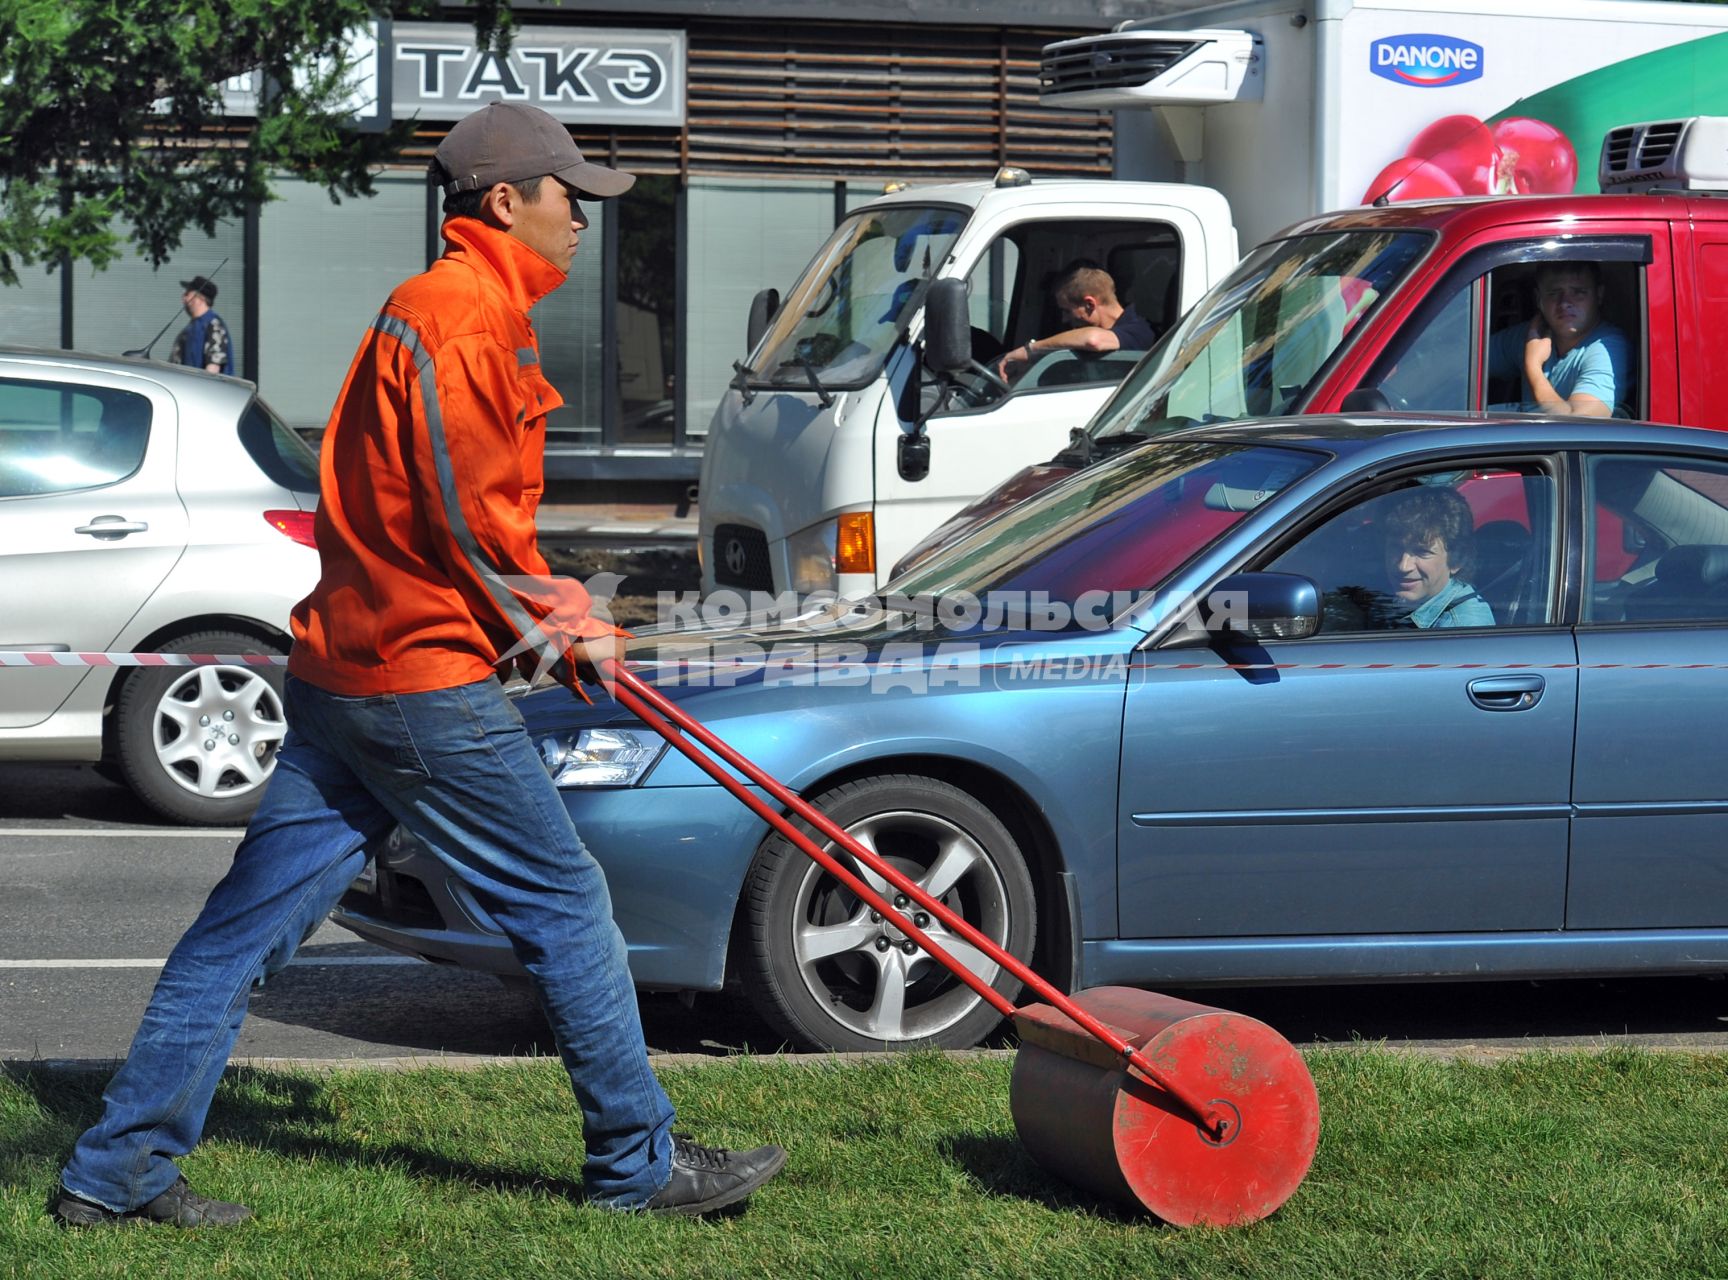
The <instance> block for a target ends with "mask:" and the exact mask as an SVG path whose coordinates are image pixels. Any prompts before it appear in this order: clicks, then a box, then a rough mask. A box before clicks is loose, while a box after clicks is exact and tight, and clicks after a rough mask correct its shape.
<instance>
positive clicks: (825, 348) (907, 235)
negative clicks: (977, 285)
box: [750, 205, 966, 387]
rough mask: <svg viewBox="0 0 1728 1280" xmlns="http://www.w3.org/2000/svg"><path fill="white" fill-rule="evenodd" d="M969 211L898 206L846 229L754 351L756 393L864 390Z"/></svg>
mask: <svg viewBox="0 0 1728 1280" xmlns="http://www.w3.org/2000/svg"><path fill="white" fill-rule="evenodd" d="M965 225H966V213H965V211H963V210H960V209H936V208H920V207H918V206H916V205H893V206H890V207H888V208H885V209H875V210H864V211H862V212H859V213H855V214H853V215H852V216H851V217H850V218H847V219H846V221H844V222H842V223H841V224H840V226H839V227H838V228H837V229H836V230H835V232H834V234H833V235H832V236H831V237H829V240H828V243H827V244H826V245H824V246H823V247H822V251H821V252H820V253H818V254H817V255H816V257H815V258H814V260H812V261H811V263H810V265H809V267H807V268H806V269H805V271H804V274H803V276H801V277H800V278H799V280H798V283H797V284H796V285H795V286H793V289H792V293H791V295H790V296H789V297H788V298H787V299H786V302H785V305H784V306H782V307H781V308H780V312H779V314H778V315H777V316H776V317H775V319H774V323H773V324H772V325H771V326H770V327H769V330H768V332H767V333H766V334H765V335H764V336H763V339H762V343H761V345H760V346H759V347H757V349H756V350H755V351H754V352H753V353H751V358H750V368H751V370H752V371H753V376H752V378H751V382H752V383H753V384H754V385H757V386H770V387H808V386H809V385H810V379H811V375H812V374H814V375H815V377H816V378H817V379H818V380H819V381H820V382H821V383H822V385H823V386H825V387H860V386H863V385H864V384H866V383H868V382H870V381H871V380H872V379H873V378H875V377H876V375H877V374H878V373H879V372H880V371H881V369H882V364H883V361H885V360H886V359H887V357H888V353H889V352H890V351H892V350H893V348H894V344H895V343H896V342H898V341H899V339H900V335H901V333H902V332H904V331H905V328H906V323H907V321H909V320H910V319H911V318H912V313H913V312H914V311H915V310H916V309H917V305H918V302H919V300H920V299H921V298H922V296H923V290H924V286H925V285H927V284H928V283H929V281H930V277H931V275H932V274H933V273H934V272H935V270H936V268H937V267H938V266H940V265H941V264H942V262H943V260H944V259H946V258H947V256H948V251H949V249H951V248H952V247H953V245H954V240H955V238H956V237H957V236H959V234H960V229H961V228H962V227H963V226H965Z"/></svg>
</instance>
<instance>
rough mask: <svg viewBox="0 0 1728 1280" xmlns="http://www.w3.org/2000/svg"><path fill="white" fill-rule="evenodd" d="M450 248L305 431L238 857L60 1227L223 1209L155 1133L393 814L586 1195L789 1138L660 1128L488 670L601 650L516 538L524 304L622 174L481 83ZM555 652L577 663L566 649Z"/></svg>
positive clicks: (522, 466)
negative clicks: (577, 1108)
mask: <svg viewBox="0 0 1728 1280" xmlns="http://www.w3.org/2000/svg"><path fill="white" fill-rule="evenodd" d="M433 168H434V176H435V177H436V178H437V180H438V181H439V182H440V183H441V184H442V185H443V188H444V191H445V204H444V210H445V214H446V221H445V223H444V239H445V242H446V246H447V248H446V250H445V254H444V256H443V257H442V258H441V259H440V260H439V261H438V262H437V263H435V264H433V266H432V268H431V269H430V270H429V271H427V272H426V273H425V274H423V275H419V276H416V277H414V278H413V279H412V280H409V281H407V282H406V283H405V284H403V285H402V286H401V287H399V288H398V289H397V290H396V291H395V292H394V293H393V294H391V296H390V300H389V301H388V302H387V303H386V304H385V306H384V310H383V312H382V313H381V314H380V315H379V316H378V318H377V319H376V320H374V321H373V322H372V326H371V328H370V330H369V331H368V332H367V334H366V338H365V340H364V341H363V342H362V343H361V344H360V350H359V353H358V354H357V355H356V356H355V358H354V363H353V365H352V366H351V367H350V368H349V371H348V379H347V382H346V384H345V385H344V386H343V388H342V395H341V398H340V399H339V400H338V401H337V404H336V409H335V411H334V413H333V414H332V415H331V418H330V423H329V426H328V428H327V429H326V431H325V435H324V443H323V457H322V463H321V466H322V477H321V489H322V493H321V499H320V503H319V507H318V517H317V524H316V535H317V541H318V551H319V555H320V557H321V561H322V567H323V572H322V575H321V577H320V580H319V583H318V585H317V587H316V588H314V590H313V592H312V594H311V595H310V596H308V597H307V598H306V599H305V600H303V601H301V603H300V604H299V606H298V607H297V608H296V609H295V611H294V649H293V653H292V655H291V657H290V659H289V664H288V680H287V691H286V699H287V707H288V718H289V731H288V736H287V738H286V740H285V741H284V743H283V746H282V750H281V753H280V754H279V756H278V758H277V761H276V769H275V773H274V775H273V776H272V777H271V780H270V785H269V787H268V789H267V791H266V793H265V795H264V798H263V801H262V802H261V803H260V805H259V808H258V812H257V813H256V815H255V816H254V817H253V819H252V822H251V825H250V826H249V827H248V829H247V832H246V837H245V839H243V840H242V841H241V842H240V847H239V849H238V850H236V852H235V855H234V863H233V866H232V867H231V868H230V869H229V871H228V874H227V875H226V876H225V877H224V878H223V880H222V882H221V883H220V884H218V885H217V886H216V888H215V889H214V890H212V892H211V894H210V898H209V900H208V901H207V902H206V903H205V905H204V910H203V911H202V913H200V915H199V917H198V919H197V921H195V922H194V923H193V925H192V927H191V928H190V929H189V930H187V932H186V934H185V936H184V937H183V938H182V939H181V940H180V942H179V944H178V945H177V946H176V947H175V948H174V951H173V954H172V955H170V957H169V959H168V963H167V965H166V966H165V968H164V969H163V972H162V977H161V979H160V981H159V982H158V983H157V986H156V991H155V994H154V995H153V996H152V997H151V1001H150V1007H149V1009H148V1010H147V1011H146V1012H145V1015H144V1020H143V1023H142V1025H141V1026H140V1027H139V1030H138V1034H137V1036H136V1038H135V1039H134V1040H133V1043H132V1050H131V1053H130V1054H129V1055H128V1057H127V1060H126V1062H125V1064H124V1065H123V1066H122V1067H121V1068H120V1070H119V1071H118V1072H117V1073H116V1074H115V1076H114V1078H113V1080H112V1081H111V1082H110V1084H109V1086H108V1090H107V1092H106V1093H105V1095H104V1104H105V1105H104V1109H103V1113H102V1116H101V1118H100V1119H99V1120H98V1121H97V1122H96V1124H94V1125H93V1126H92V1127H91V1128H90V1129H89V1130H88V1131H86V1132H85V1133H84V1135H83V1136H82V1137H81V1138H80V1139H79V1140H78V1144H77V1146H76V1148H75V1149H74V1151H73V1153H72V1157H71V1159H70V1160H69V1161H68V1162H67V1165H66V1167H65V1169H64V1170H63V1171H62V1173H61V1191H60V1194H59V1197H58V1199H57V1200H56V1202H55V1204H54V1206H53V1213H54V1216H55V1217H56V1218H57V1219H58V1220H59V1221H61V1222H63V1223H66V1224H68V1225H96V1224H101V1223H112V1222H128V1221H145V1222H168V1223H173V1224H176V1225H179V1226H197V1225H227V1224H231V1223H235V1222H239V1221H242V1220H243V1219H245V1218H246V1217H248V1216H250V1211H249V1210H248V1209H246V1208H245V1206H243V1205H238V1204H228V1203H224V1202H222V1201H219V1200H212V1199H209V1198H207V1197H205V1196H201V1195H198V1194H197V1193H195V1192H193V1191H192V1190H191V1189H190V1188H189V1187H188V1186H187V1184H186V1180H185V1179H184V1178H183V1177H181V1176H180V1173H179V1171H178V1169H177V1168H176V1167H175V1165H174V1158H175V1157H177V1156H181V1155H184V1154H185V1153H186V1152H188V1151H190V1150H191V1148H192V1147H193V1146H194V1145H195V1144H196V1143H197V1141H198V1139H199V1137H200V1135H201V1134H202V1132H203V1126H204V1117H205V1113H206V1111H207V1110H208V1108H209V1105H210V1099H211V1097H212V1095H213V1094H214V1092H215V1089H216V1084H217V1081H218V1080H219V1079H220V1077H221V1074H222V1068H223V1066H224V1064H225V1063H226V1061H227V1059H228V1055H229V1053H230V1052H231V1051H232V1048H233V1045H234V1040H235V1038H236V1036H238V1034H239V1031H240V1023H241V1020H242V1019H243V1018H244V1017H245V1013H246V1000H247V996H248V994H249V993H250V991H251V990H252V989H253V988H254V987H255V986H257V985H258V984H259V983H261V982H263V981H264V979H266V978H267V977H269V976H270V975H271V974H273V973H275V972H277V971H278V970H279V969H281V968H282V966H283V965H285V964H287V963H288V960H289V958H290V957H291V956H292V955H293V953H294V950H295V948H296V947H297V946H298V945H299V944H300V942H301V941H302V939H304V938H305V937H306V936H308V935H309V934H310V933H311V932H312V931H313V930H314V929H315V928H317V927H318V924H319V922H321V921H322V920H323V919H324V917H325V915H326V914H328V912H329V910H330V908H331V907H332V906H334V905H335V902H336V899H337V898H338V897H339V896H340V895H341V894H342V892H343V890H344V889H346V888H347V886H348V885H349V884H350V883H351V882H352V881H353V880H354V878H355V877H356V876H357V875H358V874H359V873H360V870H361V869H362V867H363V866H364V865H365V859H366V849H367V847H368V846H370V845H372V844H374V843H376V842H377V841H379V840H381V839H382V838H383V837H384V836H385V835H387V834H388V833H389V831H390V830H391V828H392V827H393V826H394V825H395V824H398V823H400V824H401V825H402V826H403V827H404V828H406V829H407V830H408V831H409V832H410V833H412V834H413V835H414V836H416V837H417V838H418V839H419V840H420V841H421V842H422V843H423V844H425V845H426V846H427V847H428V848H429V849H430V850H431V851H432V852H433V853H434V854H435V855H436V856H437V857H438V858H439V859H441V860H442V861H443V862H444V863H445V864H446V865H447V866H448V867H449V869H450V871H451V873H452V874H453V875H454V876H456V877H458V878H459V879H460V880H461V881H462V883H463V884H464V885H466V887H467V888H468V890H469V892H470V893H472V894H473V896H474V898H475V899H476V901H478V902H479V904H480V905H481V907H482V908H483V909H484V910H485V911H486V912H487V913H488V914H489V915H490V916H491V917H492V918H493V919H494V920H496V921H497V922H498V924H499V926H500V927H501V928H503V930H504V931H505V933H506V934H507V935H508V936H509V937H510V940H511V944H512V946H513V947H514V948H515V951H516V955H517V957H518V958H519V959H520V961H521V962H522V965H523V967H524V968H525V969H526V970H527V971H528V973H529V975H530V977H531V978H532V980H533V982H534V985H535V988H536V991H537V993H538V995H539V997H540V1002H541V1004H542V1006H543V1007H544V1009H545V1010H546V1013H547V1016H548V1018H549V1020H550V1021H551V1024H552V1029H553V1032H554V1034H555V1036H556V1037H557V1041H558V1049H559V1053H560V1055H561V1057H562V1058H563V1061H564V1064H565V1066H566V1068H567V1069H568V1070H569V1073H570V1080H571V1084H572V1086H573V1087H574V1089H575V1092H576V1097H577V1099H578V1101H579V1103H580V1105H581V1109H582V1119H583V1137H584V1140H585V1142H586V1145H587V1160H586V1162H585V1164H584V1166H583V1183H584V1186H585V1189H586V1191H587V1195H588V1199H589V1200H590V1202H592V1203H595V1204H600V1205H604V1206H606V1207H609V1208H617V1209H646V1210H649V1211H652V1212H662V1213H683V1214H696V1213H706V1212H709V1211H710V1210H713V1209H718V1208H721V1207H723V1206H725V1205H730V1204H734V1203H737V1202H738V1201H740V1200H743V1199H744V1198H746V1197H747V1196H749V1195H750V1194H751V1193H752V1192H753V1191H755V1190H756V1188H757V1187H759V1186H761V1185H762V1184H763V1183H764V1182H766V1181H767V1180H768V1179H769V1178H771V1177H773V1176H774V1175H775V1174H776V1173H777V1172H778V1171H779V1170H780V1167H781V1165H782V1164H783V1163H784V1162H785V1158H786V1157H785V1152H783V1151H782V1150H781V1149H780V1148H779V1147H775V1146H765V1147H758V1148H756V1149H755V1150H753V1151H745V1152H733V1151H727V1150H725V1149H722V1148H714V1147H705V1146H701V1145H699V1144H697V1143H695V1142H692V1141H690V1140H689V1139H687V1138H685V1137H683V1136H682V1135H674V1134H673V1133H672V1123H673V1110H672V1104H671V1103H670V1102H669V1101H668V1100H667V1098H666V1095H665V1093H664V1092H663V1091H662V1090H661V1088H660V1085H659V1083H658V1081H656V1080H655V1078H654V1073H653V1071H652V1070H650V1068H649V1065H648V1055H647V1049H646V1047H645V1046H644V1043H643V1039H642V1028H641V1023H640V1021H639V1019H638V1015H637V1008H636V997H635V991H634V989H633V988H632V985H631V982H630V972H629V968H628V966H627V963H626V953H625V947H624V940H623V936H622V935H621V934H620V933H619V932H618V927H617V925H616V924H615V923H614V922H613V919H612V910H611V901H610V899H609V897H608V895H607V891H606V882H605V879H604V877H603V876H602V874H601V871H600V868H599V866H598V864H597V863H596V862H595V861H594V859H593V857H592V856H591V855H590V854H589V853H588V852H587V850H586V849H585V848H583V846H582V842H581V840H580V839H579V838H578V837H577V835H576V832H575V830H574V828H573V827H572V826H571V824H570V819H569V815H568V814H567V813H566V811H565V809H564V806H563V803H562V801H561V800H560V799H559V796H558V792H557V790H556V788H555V787H554V786H553V785H552V781H551V779H550V778H549V777H548V776H547V773H546V770H545V767H544V766H543V765H542V763H541V761H540V758H539V755H538V753H537V752H536V751H535V749H534V744H533V743H532V742H531V741H530V740H529V737H528V734H527V732H526V730H525V729H524V727H523V723H522V718H521V716H520V715H519V714H518V713H517V711H516V709H515V708H514V707H513V706H512V705H511V704H510V703H509V702H508V701H507V700H506V699H505V697H504V694H503V690H502V687H501V686H500V684H499V682H498V679H497V678H496V675H497V670H496V669H497V667H498V665H499V664H500V663H501V662H507V661H509V660H510V659H511V658H513V657H519V658H526V659H529V660H531V661H534V662H536V663H537V664H538V665H550V666H552V668H553V669H554V670H557V671H559V672H560V674H561V675H563V676H564V677H565V678H566V679H567V680H570V681H572V682H573V681H574V670H573V667H575V666H584V667H588V668H592V667H593V666H594V665H595V664H596V663H598V662H599V661H600V660H602V658H603V657H605V656H609V655H610V654H611V653H612V652H613V651H614V645H615V635H616V632H615V630H614V628H612V627H611V626H609V625H608V624H606V623H605V622H603V621H601V620H600V619H597V618H595V617H593V616H591V615H590V613H589V608H588V606H589V601H588V598H587V596H586V594H585V593H584V591H583V589H582V587H581V586H580V585H579V584H577V583H575V582H573V581H569V580H564V579H553V578H552V577H551V576H550V574H549V571H548V569H547V566H546V562H545V561H544V560H543V559H542V558H541V556H540V553H539V551H538V549H537V547H536V545H535V525H534V513H535V508H536V506H537V505H538V503H539V499H540V492H541V483H542V451H543V448H544V443H545V422H546V415H547V413H548V412H549V411H550V410H552V409H554V408H556V407H557V405H558V404H559V403H560V401H559V398H558V393H557V392H556V391H555V390H553V388H552V387H551V385H550V384H549V383H548V382H547V381H546V379H545V377H544V376H543V375H542V374H541V371H540V357H539V348H538V345H537V343H536V341H535V337H534V330H533V327H532V326H531V325H530V323H529V321H528V309H529V308H530V307H531V306H533V304H534V303H535V302H536V301H537V300H538V299H540V298H541V297H543V296H545V295H546V294H548V293H550V292H551V291H552V290H553V289H556V288H557V287H558V286H559V285H561V284H563V283H564V280H565V276H566V274H567V272H568V271H569V267H570V260H571V257H572V255H573V254H574V253H575V251H576V247H577V243H578V241H579V240H580V238H581V233H582V230H583V229H584V228H585V227H586V226H587V225H588V221H587V219H586V218H585V217H583V215H582V212H581V209H580V206H579V204H578V200H579V199H604V198H606V197H609V196H617V195H622V194H623V193H624V192H625V191H626V190H628V189H629V187H630V185H631V184H632V183H633V182H634V181H635V179H634V178H633V177H632V176H631V175H629V174H625V173H620V172H618V171H617V170H614V169H608V168H606V167H604V166H602V165H597V164H593V163H591V162H588V161H585V160H584V159H583V158H582V153H581V152H580V151H579V150H578V149H577V147H576V145H575V143H574V142H573V141H572V140H571V138H570V134H569V132H568V131H567V130H566V129H565V128H564V126H562V125H561V124H559V123H558V122H557V121H556V120H554V119H553V118H552V117H551V116H549V115H547V114H546V113H545V112H543V111H540V110H538V109H536V108H533V107H527V106H521V105H517V104H511V103H494V104H493V105H491V106H488V107H486V108H485V109H483V110H481V111H479V112H477V113H475V114H473V115H471V116H469V117H467V118H466V119H464V120H463V121H462V122H461V123H459V124H458V125H457V126H456V127H455V128H454V129H452V130H451V132H450V134H449V136H448V137H447V138H446V139H445V140H444V142H443V143H442V144H441V145H440V146H439V148H438V152H437V155H436V157H435V159H434V161H433ZM569 659H574V660H575V661H574V663H572V662H571V661H569Z"/></svg>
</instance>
